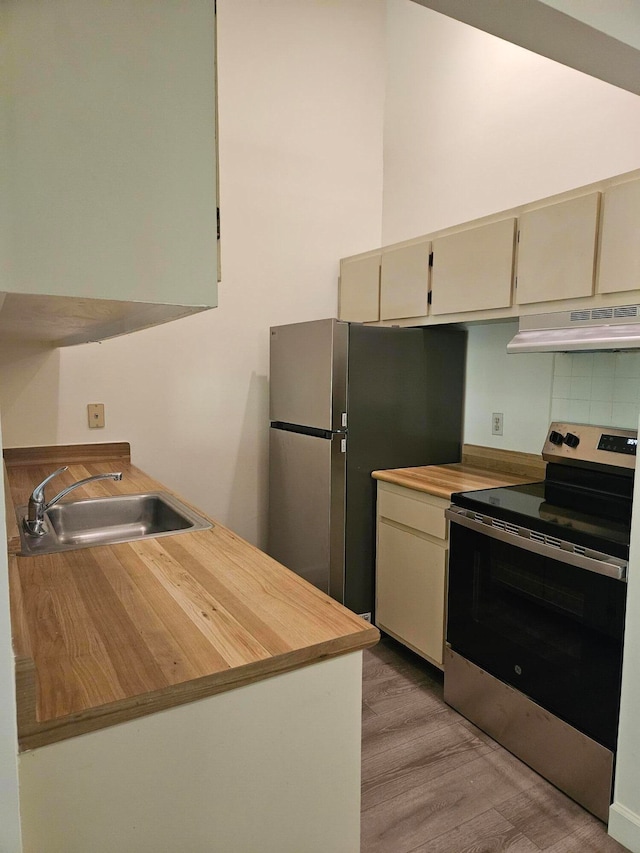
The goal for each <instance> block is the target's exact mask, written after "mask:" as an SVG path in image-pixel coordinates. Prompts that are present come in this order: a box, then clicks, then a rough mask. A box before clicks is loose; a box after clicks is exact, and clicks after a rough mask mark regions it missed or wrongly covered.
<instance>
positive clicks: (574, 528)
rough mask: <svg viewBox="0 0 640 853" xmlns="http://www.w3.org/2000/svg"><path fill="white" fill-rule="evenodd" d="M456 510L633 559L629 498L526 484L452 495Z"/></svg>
mask: <svg viewBox="0 0 640 853" xmlns="http://www.w3.org/2000/svg"><path fill="white" fill-rule="evenodd" d="M451 501H452V503H454V504H455V505H456V506H461V507H463V508H464V509H470V510H474V511H475V512H478V513H481V514H482V515H488V516H492V517H494V518H498V519H500V520H502V521H509V522H511V523H513V524H517V525H519V526H520V527H526V528H529V529H531V530H536V531H538V532H540V533H545V534H547V535H549V536H555V537H557V538H558V539H565V540H566V541H568V542H573V543H574V544H576V545H582V546H583V547H585V548H592V549H593V550H596V551H602V552H604V553H606V554H609V555H610V556H612V557H619V558H620V559H623V560H626V559H628V557H629V534H630V528H631V499H630V498H629V497H626V496H620V495H611V494H602V493H599V492H593V491H589V490H575V489H566V488H565V487H563V486H562V485H558V484H555V483H549V482H548V481H545V482H541V483H527V484H525V485H521V486H503V487H499V488H495V489H481V490H478V491H474V492H458V493H457V494H454V495H452V496H451Z"/></svg>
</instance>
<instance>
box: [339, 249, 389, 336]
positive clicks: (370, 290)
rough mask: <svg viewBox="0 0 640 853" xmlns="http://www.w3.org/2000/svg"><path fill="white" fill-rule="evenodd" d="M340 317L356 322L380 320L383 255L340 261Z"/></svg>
mask: <svg viewBox="0 0 640 853" xmlns="http://www.w3.org/2000/svg"><path fill="white" fill-rule="evenodd" d="M338 318H339V319H340V320H350V321H353V322H355V323H368V322H372V321H374V320H379V319H380V255H372V256H371V257H368V258H356V259H353V260H351V259H349V258H347V259H345V260H342V261H341V262H340V298H339V306H338Z"/></svg>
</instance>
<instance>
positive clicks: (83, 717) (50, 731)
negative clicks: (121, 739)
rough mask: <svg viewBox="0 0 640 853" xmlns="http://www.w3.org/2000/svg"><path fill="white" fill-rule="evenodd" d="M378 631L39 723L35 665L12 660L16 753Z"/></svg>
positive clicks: (200, 695) (222, 687) (301, 662)
mask: <svg viewBox="0 0 640 853" xmlns="http://www.w3.org/2000/svg"><path fill="white" fill-rule="evenodd" d="M379 639H380V632H379V631H378V629H377V628H375V627H374V626H373V625H371V626H369V627H367V628H365V629H363V630H361V631H357V632H355V633H353V634H348V635H346V636H343V637H340V638H337V639H333V640H328V641H326V642H323V643H317V644H315V645H312V646H308V647H306V648H304V649H296V650H295V651H292V652H288V653H285V654H282V655H278V656H277V657H273V658H267V659H265V660H261V661H256V662H254V663H250V664H247V665H245V666H241V667H234V668H232V669H229V670H226V671H225V672H218V673H214V674H212V675H210V676H205V677H203V678H199V679H195V680H192V681H186V682H183V683H182V684H176V685H173V686H172V687H166V688H163V689H162V690H158V691H155V692H153V693H144V694H141V695H139V696H133V697H130V698H128V699H126V700H122V701H121V702H113V703H111V704H109V705H103V706H101V707H97V708H92V709H90V710H88V711H85V712H83V713H81V714H75V715H73V716H69V717H60V718H58V719H54V720H47V721H46V722H44V723H39V722H38V721H37V720H36V683H35V665H34V663H33V661H32V660H31V659H29V658H27V657H17V658H16V694H17V697H16V698H17V705H18V747H19V751H20V752H24V751H25V750H29V749H35V748H37V747H41V746H46V745H48V744H52V743H57V742H58V741H61V740H66V739H68V738H71V737H76V736H77V735H80V734H86V733H88V732H92V731H97V730H98V729H103V728H106V727H107V726H112V725H115V724H117V723H122V722H127V721H129V720H135V719H139V718H140V717H144V716H147V715H148V714H153V713H156V712H157V711H164V710H168V709H169V708H174V707H176V706H179V705H184V704H187V703H189V702H195V701H197V700H198V699H204V698H206V697H208V696H215V695H216V694H218V693H223V692H226V691H227V690H231V689H235V688H237V687H244V686H246V685H248V684H254V683H256V682H258V681H263V680H264V679H266V678H270V677H272V676H274V675H280V674H282V673H286V672H291V671H292V670H294V669H299V668H301V667H303V666H309V665H311V664H314V663H319V662H321V661H325V660H329V659H331V658H334V657H338V656H340V655H344V654H349V653H351V652H357V651H362V650H363V649H366V648H369V647H370V646H374V645H375V644H376V643H377V642H378V640H379Z"/></svg>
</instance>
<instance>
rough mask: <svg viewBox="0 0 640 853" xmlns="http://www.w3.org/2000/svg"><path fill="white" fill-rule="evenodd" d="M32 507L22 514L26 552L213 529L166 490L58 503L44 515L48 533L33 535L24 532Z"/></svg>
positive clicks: (34, 552) (24, 548) (68, 548)
mask: <svg viewBox="0 0 640 853" xmlns="http://www.w3.org/2000/svg"><path fill="white" fill-rule="evenodd" d="M26 512H27V507H24V506H23V507H19V508H18V510H17V515H18V523H19V526H20V539H21V546H22V547H21V552H20V553H21V554H22V555H23V556H35V555H37V554H54V553H57V552H58V551H71V550H74V549H76V548H91V547H93V546H96V545H114V544H116V543H118V542H133V541H136V540H138V539H151V538H155V537H158V536H171V535H174V534H176V533H191V532H193V531H194V530H205V529H206V528H209V527H211V526H212V525H211V522H209V521H207V519H206V518H203V517H202V516H201V515H198V513H197V512H194V510H192V509H190V507H188V506H186V505H185V504H183V503H182V501H180V500H178V499H177V498H175V497H174V496H173V495H170V494H168V493H167V492H147V493H145V494H141V495H117V496H112V497H106V498H88V499H87V500H80V501H69V502H68V503H57V504H54V505H53V506H51V507H50V508H49V509H48V510H47V511H46V512H45V515H44V520H45V530H46V532H45V533H44V534H43V535H42V536H34V535H32V534H30V533H28V532H27V531H26V530H25V529H24V525H23V523H22V519H23V518H24V517H25V514H26Z"/></svg>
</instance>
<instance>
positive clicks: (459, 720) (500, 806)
mask: <svg viewBox="0 0 640 853" xmlns="http://www.w3.org/2000/svg"><path fill="white" fill-rule="evenodd" d="M442 692H443V691H442V673H440V672H439V671H438V670H436V669H434V668H433V667H431V666H429V664H427V663H426V662H425V661H423V660H421V658H419V657H418V656H417V655H414V654H412V653H411V652H410V651H408V650H407V649H405V648H404V647H403V646H401V645H400V644H399V643H396V642H395V641H394V640H392V639H391V638H389V637H384V638H383V639H382V641H381V642H380V643H379V644H378V645H377V646H375V647H374V648H372V649H367V650H365V652H364V681H363V712H362V713H363V716H362V730H363V731H362V735H363V736H362V847H361V853H499V851H508V853H539V851H545V853H625V851H626V848H625V847H622V846H621V845H620V844H618V843H617V842H616V841H614V840H613V839H612V838H611V837H610V836H608V835H607V832H606V827H605V825H604V824H603V823H601V822H600V821H599V820H597V819H596V818H595V817H593V816H592V815H590V814H589V813H588V812H586V811H585V810H584V809H582V808H581V807H580V806H578V805H577V804H576V803H574V802H573V801H572V800H570V799H569V798H568V797H566V796H565V795H564V794H562V793H561V792H560V791H558V790H557V789H556V788H554V787H553V785H551V784H549V783H548V782H547V781H545V780H544V779H542V777H541V776H539V775H538V774H537V773H535V772H534V771H533V770H531V769H530V768H528V767H527V766H526V765H524V764H523V763H522V762H520V761H518V759H517V758H514V757H513V756H512V755H511V754H510V753H509V752H507V751H506V750H505V749H503V748H502V747H501V746H500V745H499V744H497V743H495V741H493V740H491V738H489V737H487V735H485V734H484V733H483V732H481V731H480V730H479V729H477V728H476V727H475V726H474V725H472V724H471V723H470V722H468V721H467V720H465V719H464V717H461V716H460V715H459V714H458V713H457V712H456V711H454V710H453V709H452V708H449V707H448V705H445V703H444V700H443V698H442Z"/></svg>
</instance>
